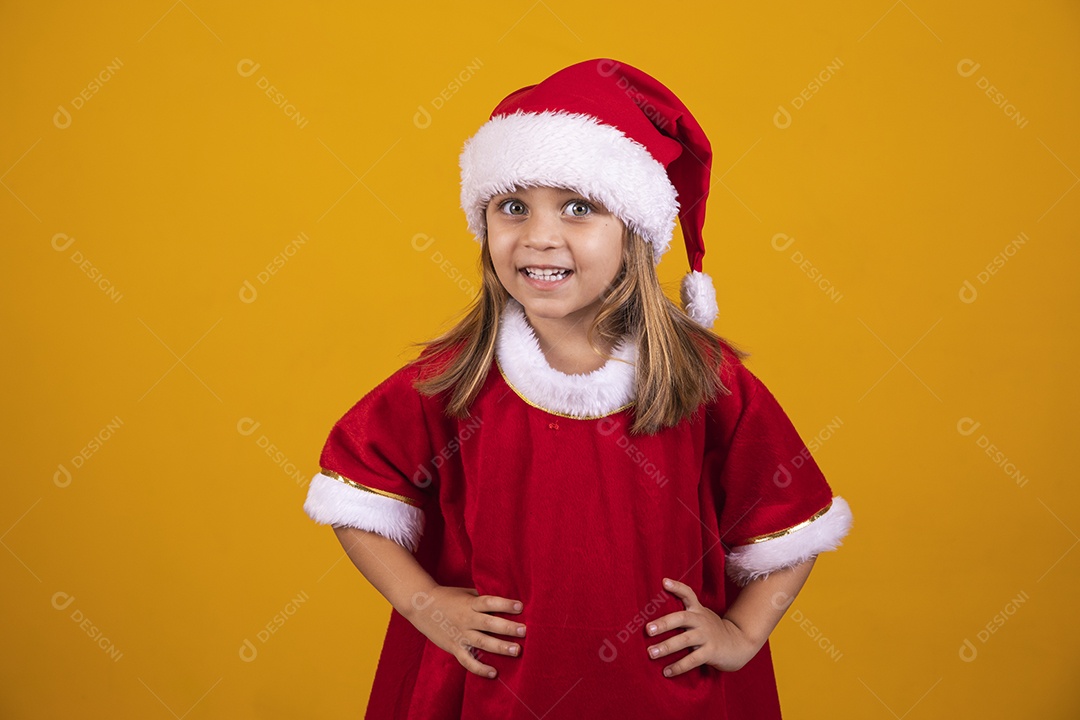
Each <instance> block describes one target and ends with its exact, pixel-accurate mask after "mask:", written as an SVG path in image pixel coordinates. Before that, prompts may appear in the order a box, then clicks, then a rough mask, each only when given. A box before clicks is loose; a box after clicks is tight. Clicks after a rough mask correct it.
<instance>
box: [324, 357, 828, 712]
mask: <svg viewBox="0 0 1080 720" xmlns="http://www.w3.org/2000/svg"><path fill="white" fill-rule="evenodd" d="M724 360H725V362H724V369H723V370H722V376H723V378H724V381H725V384H726V385H727V387H728V388H729V389H730V390H731V391H732V393H731V394H730V395H726V396H721V397H719V398H717V399H716V400H715V401H714V402H712V403H710V404H708V405H707V406H704V408H703V410H702V411H700V412H698V413H697V414H696V415H695V416H694V417H693V418H691V419H687V420H684V421H683V422H682V423H680V424H679V425H677V426H676V427H672V428H668V429H665V430H663V431H661V432H659V433H657V434H655V435H652V436H634V435H630V433H629V431H628V428H629V427H630V425H631V423H632V420H633V408H630V409H627V410H624V411H621V412H618V413H614V414H611V415H608V416H606V417H604V418H599V419H590V420H582V419H572V418H567V417H562V416H558V415H555V414H552V413H549V412H546V411H544V410H541V409H538V408H536V407H534V406H532V405H530V404H529V403H527V402H526V401H525V400H524V399H523V398H521V397H520V396H519V395H517V394H516V392H515V391H514V390H513V389H512V388H511V387H509V386H508V385H507V383H506V381H505V379H504V378H503V376H502V374H501V372H500V371H499V369H498V367H497V366H496V364H495V363H493V364H492V368H491V371H490V372H489V374H488V378H487V381H486V383H485V385H484V387H483V390H482V391H481V393H480V394H479V396H478V397H477V399H476V401H475V403H474V405H473V407H472V411H471V413H472V415H471V417H470V418H466V419H461V420H457V419H451V418H447V417H446V416H445V415H444V414H443V412H442V404H441V398H439V397H435V398H429V397H424V396H422V395H420V394H419V393H418V392H417V391H416V390H415V389H414V388H413V387H412V381H413V380H414V379H415V378H416V376H417V368H415V367H413V368H403V369H401V370H399V371H397V372H396V373H394V374H393V375H392V376H391V377H389V378H388V379H386V380H385V381H384V382H383V383H381V384H380V385H379V386H378V387H376V388H375V389H373V390H372V391H371V392H370V393H368V394H367V395H366V396H365V397H364V398H363V399H361V400H360V401H359V402H358V403H357V404H356V405H355V406H353V407H352V408H351V409H350V410H349V411H348V412H347V413H346V414H345V415H344V416H343V417H342V418H341V419H340V420H339V421H338V422H337V424H336V425H335V426H334V428H333V431H332V432H331V434H330V437H329V439H328V440H327V443H326V445H325V447H324V449H323V452H322V457H321V464H322V466H323V467H324V468H327V469H329V470H333V471H335V472H337V473H339V474H341V475H342V476H344V477H346V478H349V479H350V480H352V481H354V482H356V483H360V484H362V485H365V486H368V487H371V488H375V489H378V490H382V491H385V492H390V493H394V494H397V495H402V496H406V497H408V498H412V499H414V500H416V501H418V502H420V503H422V507H423V510H424V513H425V529H424V535H423V539H422V542H421V544H420V547H419V549H418V550H417V553H416V556H417V559H418V561H419V562H420V563H421V565H423V567H424V568H425V569H426V570H427V571H428V572H430V573H431V574H432V576H433V577H434V578H435V580H436V581H437V582H439V583H440V584H443V585H450V586H459V587H475V588H476V589H477V591H478V592H479V593H480V594H482V595H483V594H491V595H499V596H503V597H508V598H513V599H518V600H521V602H522V603H523V606H524V609H523V612H522V613H521V614H520V615H516V616H507V617H513V618H514V619H516V620H518V621H520V622H523V623H525V624H526V626H527V627H528V632H527V635H526V637H524V638H522V639H521V640H520V641H519V642H520V644H521V647H522V652H521V655H520V657H509V656H502V655H494V654H488V653H485V654H483V656H482V657H483V660H484V662H486V663H488V664H490V665H492V666H493V667H495V668H496V669H497V670H498V676H497V678H495V679H493V680H492V679H487V678H482V677H479V676H477V675H474V674H471V673H467V672H466V671H465V670H464V668H462V667H461V665H460V664H459V663H458V662H457V660H456V659H455V658H454V657H453V656H451V655H450V654H448V653H446V652H445V651H443V650H441V649H439V648H438V647H437V646H435V645H434V644H433V643H431V642H430V641H428V640H427V639H426V638H425V637H424V636H423V635H422V634H420V633H419V632H418V631H417V630H416V629H415V628H414V627H413V626H412V625H411V624H410V623H409V622H408V621H407V620H406V619H405V618H404V617H403V616H401V615H400V614H399V613H398V612H397V611H392V613H391V618H390V625H389V628H388V629H387V633H386V639H385V643H384V646H383V649H382V654H381V656H380V659H379V665H378V669H377V671H376V676H375V681H374V687H373V688H372V693H371V697H370V701H369V706H368V711H367V715H366V717H367V718H370V719H372V720H383V719H386V720H389V719H391V718H392V719H395V720H405V719H406V718H408V719H409V720H421V719H423V720H436V719H440V720H443V719H445V720H449V719H450V718H455V719H456V718H508V719H516V718H521V719H522V720H535V718H537V717H543V718H545V720H562V719H575V720H576V719H579V718H592V717H615V718H619V719H620V720H634V719H635V718H642V719H645V718H647V719H648V720H656V718H664V717H692V718H717V719H731V720H775V719H776V718H779V717H780V706H779V700H778V697H777V690H776V683H775V679H774V676H773V668H772V662H771V658H770V654H769V646H768V644H766V645H765V646H764V647H763V648H762V650H761V651H760V652H759V653H758V655H757V656H756V657H755V658H754V659H753V660H752V661H751V662H750V663H749V664H747V665H746V666H745V667H743V668H742V669H741V670H739V671H737V672H720V671H718V670H715V669H713V668H710V667H700V668H697V669H695V670H692V671H691V672H688V673H686V674H683V675H679V676H676V677H673V678H666V677H664V676H663V674H662V670H663V668H664V667H665V666H666V665H669V664H671V663H672V662H674V661H675V660H676V659H678V658H681V657H684V656H685V655H687V654H689V652H690V650H689V649H686V650H682V651H679V652H677V653H674V654H673V655H669V656H667V657H664V658H659V659H656V660H653V659H651V658H650V657H649V656H648V653H647V650H646V648H647V647H648V646H649V645H651V644H654V643H656V642H659V641H660V640H662V639H664V638H667V637H673V636H674V635H676V634H678V633H679V632H681V631H680V630H672V631H669V632H667V633H664V634H662V635H660V636H658V637H652V638H650V637H649V636H648V635H646V632H645V626H646V625H647V623H648V621H650V620H652V619H654V618H657V617H660V616H662V615H666V614H668V613H671V612H675V611H678V610H682V609H683V604H682V602H681V601H680V600H679V599H678V598H677V597H675V596H674V595H672V594H671V593H669V592H667V591H665V590H664V589H663V587H662V585H661V582H662V578H663V577H665V576H667V577H672V578H676V579H678V580H680V581H682V582H684V583H686V584H688V585H689V586H690V587H691V588H693V589H694V590H695V592H696V593H697V595H698V598H699V600H700V601H701V602H702V603H703V604H705V605H706V606H707V607H710V608H712V609H713V610H714V611H716V612H717V613H718V614H722V613H723V612H724V610H725V609H726V608H727V607H728V605H729V604H730V603H731V602H732V601H733V600H734V598H735V597H736V596H737V594H738V592H739V587H738V586H737V585H735V584H734V583H733V582H731V581H730V580H729V579H728V577H727V576H726V574H725V551H726V550H727V549H728V548H730V547H732V546H735V545H739V544H742V543H744V542H746V541H747V540H748V539H751V538H755V537H757V536H760V535H764V534H767V533H771V532H775V531H779V530H783V529H785V528H789V527H791V526H793V525H796V524H798V523H801V522H803V521H805V520H807V519H809V518H810V517H812V516H813V515H814V514H815V513H817V512H818V511H819V510H821V509H822V508H824V507H825V506H826V505H828V503H829V502H830V500H831V498H832V491H831V489H830V487H829V485H828V483H827V482H826V480H825V478H824V477H823V475H822V473H821V471H820V470H819V468H818V466H817V464H816V463H815V462H814V460H813V458H812V457H811V456H810V455H809V453H808V452H807V451H806V448H805V445H804V444H803V441H802V440H801V439H800V436H799V435H798V433H797V432H796V430H795V428H794V427H793V425H792V423H791V421H790V420H789V419H788V417H787V415H786V414H785V413H784V411H783V410H782V408H781V407H780V405H779V403H778V402H777V401H776V399H775V398H774V397H773V395H772V394H771V393H770V392H769V391H768V389H767V388H765V386H764V385H763V384H762V383H761V381H760V380H759V379H758V378H757V377H756V376H754V375H753V374H752V373H751V372H750V371H749V370H748V369H747V368H746V367H745V366H743V364H742V363H741V362H740V361H739V360H738V359H737V358H735V357H734V356H733V355H731V354H730V353H729V352H727V351H726V352H725V356H724ZM796 458H798V459H799V460H795V459H796ZM781 465H783V466H784V467H785V468H786V469H787V470H788V471H789V473H790V474H785V473H784V472H783V471H781V472H780V473H779V474H778V470H780V466H781ZM356 492H363V491H362V490H356Z"/></svg>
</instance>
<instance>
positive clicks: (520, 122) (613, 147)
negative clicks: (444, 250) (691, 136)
mask: <svg viewBox="0 0 1080 720" xmlns="http://www.w3.org/2000/svg"><path fill="white" fill-rule="evenodd" d="M459 164H460V166H461V207H462V209H463V210H464V211H465V217H466V219H467V220H468V223H469V230H470V231H471V232H472V233H473V234H474V235H475V236H476V238H477V240H480V239H481V238H482V237H483V235H484V228H485V222H484V208H485V206H486V205H487V202H488V200H490V199H491V198H492V196H494V195H498V194H499V193H503V192H508V191H510V190H512V189H513V188H514V186H515V185H521V186H541V185H546V186H553V187H566V188H571V189H573V190H576V191H578V192H580V193H582V194H583V195H585V196H586V198H588V199H592V200H595V201H597V202H599V203H601V204H603V205H604V206H605V207H606V208H607V209H608V210H610V211H611V212H613V213H614V214H615V215H616V216H617V217H619V218H620V219H621V220H622V221H623V222H624V223H626V224H627V226H629V227H630V228H631V229H632V230H635V231H637V232H638V233H640V234H641V236H642V237H644V238H645V240H646V241H647V242H650V243H652V245H653V258H654V260H655V261H657V262H658V261H659V259H660V256H661V255H662V254H663V253H664V252H665V251H667V249H668V247H670V245H671V236H672V233H673V232H674V231H675V218H676V216H677V215H678V211H679V203H678V200H677V196H678V193H677V192H676V190H675V186H674V185H672V184H671V180H669V179H668V176H667V170H666V169H665V168H664V166H663V165H661V164H660V162H658V161H657V160H656V158H654V157H653V156H652V155H651V154H650V153H649V151H648V150H647V149H646V148H645V146H644V145H642V144H641V143H639V142H637V141H636V140H633V139H631V138H629V137H627V136H626V135H624V134H623V133H622V132H621V131H620V130H618V129H617V128H616V127H614V126H612V125H606V124H604V123H602V122H600V121H599V120H597V119H596V118H595V117H592V116H591V115H585V114H580V113H568V112H563V111H545V112H541V113H526V112H523V111H521V110H518V111H517V112H515V113H513V114H511V115H500V116H498V117H494V118H491V119H490V120H488V121H487V122H486V123H484V125H482V126H481V127H480V129H479V130H478V131H477V132H476V134H475V135H473V137H472V138H470V139H469V140H468V141H466V143H465V147H464V149H463V150H462V153H461V157H460V158H459Z"/></svg>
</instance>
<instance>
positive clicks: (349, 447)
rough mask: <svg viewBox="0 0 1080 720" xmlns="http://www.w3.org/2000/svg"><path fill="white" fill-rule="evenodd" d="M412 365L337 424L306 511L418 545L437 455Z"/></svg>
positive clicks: (338, 523)
mask: <svg viewBox="0 0 1080 720" xmlns="http://www.w3.org/2000/svg"><path fill="white" fill-rule="evenodd" d="M414 374H415V373H414V372H411V371H410V368H409V367H408V366H406V367H405V368H402V369H401V370H399V371H397V372H396V373H394V374H393V375H391V376H390V377H389V378H387V379H386V380H384V381H383V382H382V383H381V384H380V385H378V386H377V387H375V388H374V389H373V390H371V392H369V393H368V394H367V395H365V396H364V397H363V398H362V399H361V400H360V401H359V402H357V403H356V404H355V405H353V407H352V408H350V409H349V410H348V412H346V413H345V415H344V416H342V417H341V419H339V420H338V421H337V422H336V423H335V424H334V426H333V428H332V429H331V431H330V435H329V437H328V438H327V439H326V443H325V445H324V446H323V449H322V454H321V456H320V459H319V465H320V469H319V472H318V473H316V474H315V476H314V477H313V478H312V480H311V484H310V485H309V486H308V494H307V499H306V501H305V502H304V511H305V512H306V513H307V514H308V515H309V516H310V517H311V518H312V519H313V520H315V521H316V522H318V523H321V524H324V525H334V526H347V527H355V528H360V529H362V530H368V531H371V532H375V533H378V534H380V535H383V536H385V537H388V538H390V539H391V540H394V541H395V542H397V543H398V544H400V545H402V546H403V547H406V548H408V549H409V550H410V551H412V552H416V550H417V548H418V547H419V544H420V537H421V535H422V533H423V529H424V507H425V505H427V501H428V499H429V497H430V495H431V487H432V481H433V479H432V477H431V474H430V472H429V471H428V470H427V468H428V467H429V466H430V460H431V458H432V456H433V454H432V452H431V440H430V436H429V432H428V427H427V423H426V421H425V415H424V407H423V399H422V397H421V395H420V393H419V391H417V390H416V389H415V388H414V387H413V386H412V379H413V376H414Z"/></svg>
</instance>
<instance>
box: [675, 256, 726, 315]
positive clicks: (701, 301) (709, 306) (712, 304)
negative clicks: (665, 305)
mask: <svg viewBox="0 0 1080 720" xmlns="http://www.w3.org/2000/svg"><path fill="white" fill-rule="evenodd" d="M679 294H680V296H681V297H682V303H683V309H684V310H686V314H687V315H689V316H690V317H691V319H693V320H694V321H695V322H697V324H698V325H701V326H703V327H706V328H711V327H712V326H713V323H715V322H716V316H717V315H719V314H720V309H719V307H717V305H716V290H715V288H713V284H712V278H711V277H709V276H708V275H706V274H705V273H703V272H698V271H697V270H691V271H690V272H688V273H687V274H686V275H684V276H683V279H682V287H681V288H680V290H679Z"/></svg>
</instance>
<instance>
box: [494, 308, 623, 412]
mask: <svg viewBox="0 0 1080 720" xmlns="http://www.w3.org/2000/svg"><path fill="white" fill-rule="evenodd" d="M495 354H496V358H497V359H498V361H499V367H501V368H502V371H503V373H505V374H506V379H507V380H508V381H509V382H510V384H511V385H513V386H514V387H515V388H516V389H517V391H518V392H519V393H521V394H522V395H524V396H525V397H526V398H528V400H529V402H532V403H533V404H535V405H539V406H540V407H542V408H545V409H547V410H552V411H554V412H556V413H561V414H563V415H571V416H573V417H580V418H588V417H602V416H604V415H610V414H611V413H613V412H615V411H616V410H618V409H619V408H621V407H623V406H624V405H626V404H628V403H630V402H632V401H633V399H634V377H635V370H634V368H635V366H634V364H633V363H634V361H635V360H636V358H637V346H636V345H634V344H633V343H632V342H629V341H624V343H621V344H619V345H617V346H616V347H615V348H614V349H613V350H612V352H611V354H612V356H613V357H616V358H619V359H621V360H626V361H628V362H629V363H631V364H627V363H625V362H619V361H618V360H608V361H607V363H605V364H604V366H603V367H601V368H599V369H597V370H594V371H592V372H590V373H584V374H579V375H568V374H566V373H564V372H560V371H559V370H556V369H555V368H553V367H551V365H549V364H548V362H547V358H545V357H544V352H543V350H541V349H540V342H539V341H538V340H537V339H536V332H535V331H534V330H533V328H532V325H530V324H529V319H528V318H527V317H526V316H525V309H524V308H523V307H522V306H521V303H519V302H518V301H517V300H515V299H514V298H508V300H507V305H506V308H505V309H504V310H503V314H502V319H501V320H500V322H499V330H498V335H497V336H496V338H495Z"/></svg>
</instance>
